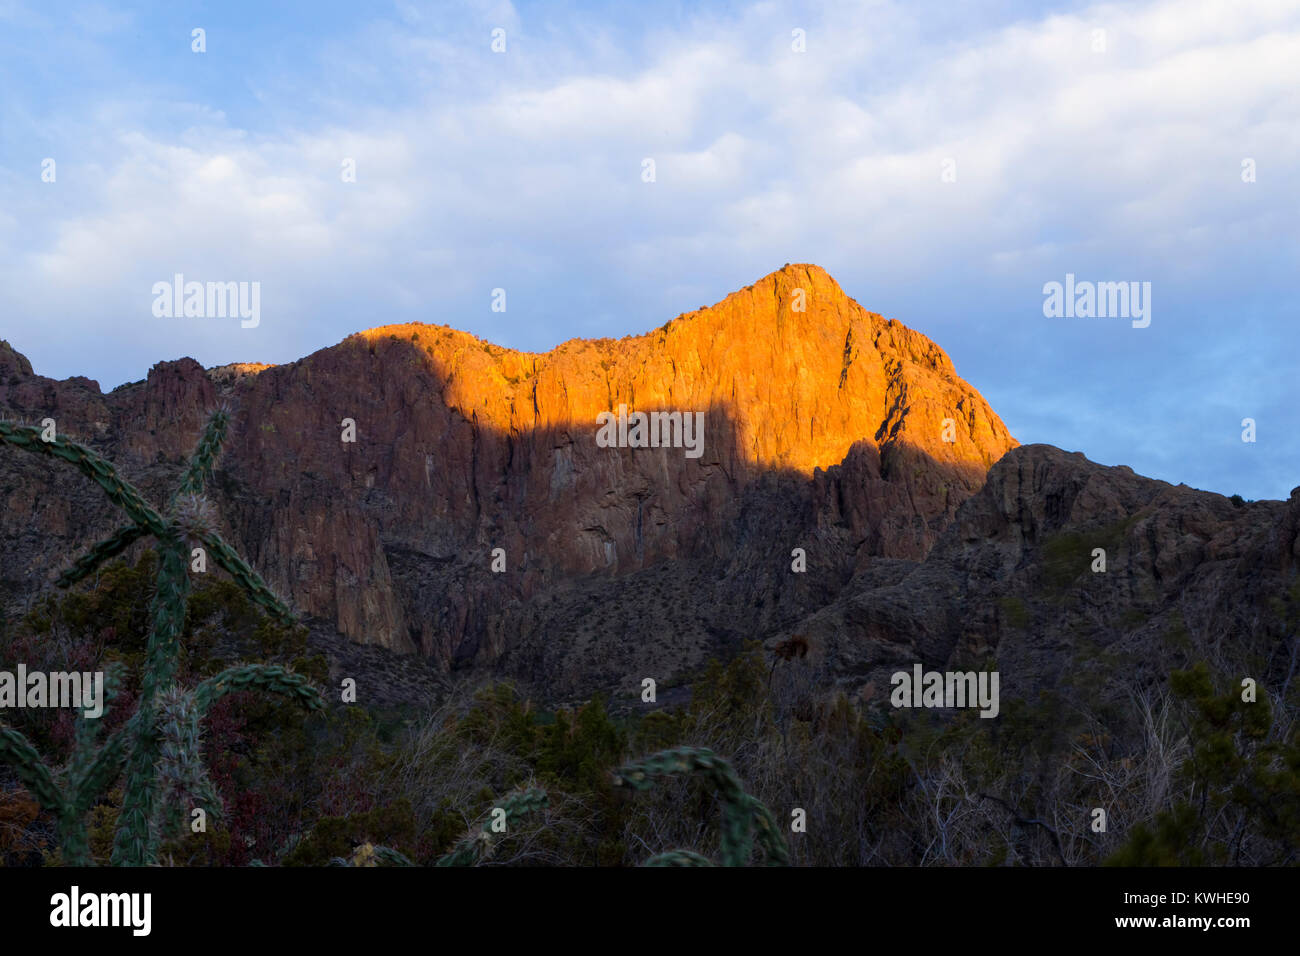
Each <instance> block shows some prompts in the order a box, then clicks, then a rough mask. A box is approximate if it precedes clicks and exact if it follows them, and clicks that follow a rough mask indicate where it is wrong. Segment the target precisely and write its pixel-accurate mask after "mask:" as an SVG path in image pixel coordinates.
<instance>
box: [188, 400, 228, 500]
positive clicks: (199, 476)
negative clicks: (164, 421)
mask: <svg viewBox="0 0 1300 956" xmlns="http://www.w3.org/2000/svg"><path fill="white" fill-rule="evenodd" d="M229 427H230V412H229V410H228V409H225V408H218V409H217V410H216V411H214V412H213V413H212V415H211V416H210V417H209V418H208V424H207V427H206V428H204V429H203V437H201V438H200V439H199V443H198V446H197V447H195V449H194V454H193V455H191V456H190V463H189V467H188V468H186V469H185V475H184V477H182V478H181V483H180V487H179V488H177V491H176V494H177V496H178V497H179V496H180V495H197V494H201V493H202V492H203V489H204V488H206V487H207V485H208V482H209V481H210V480H211V479H212V469H213V468H214V467H215V466H216V463H217V457H218V456H219V455H220V454H221V445H222V443H223V442H225V440H226V429H227V428H229Z"/></svg>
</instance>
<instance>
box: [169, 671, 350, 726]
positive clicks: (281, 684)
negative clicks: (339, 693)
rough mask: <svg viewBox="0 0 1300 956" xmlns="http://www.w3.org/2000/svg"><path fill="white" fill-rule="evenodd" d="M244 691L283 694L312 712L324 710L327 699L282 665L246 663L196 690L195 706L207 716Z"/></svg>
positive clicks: (223, 672) (204, 683) (219, 675)
mask: <svg viewBox="0 0 1300 956" xmlns="http://www.w3.org/2000/svg"><path fill="white" fill-rule="evenodd" d="M241 690H263V691H266V692H268V693H272V694H283V695H285V696H286V697H291V698H293V699H294V700H296V701H298V703H300V704H302V705H303V706H304V707H306V708H307V709H308V710H320V709H322V708H323V707H324V706H325V700H324V698H322V697H321V695H320V692H319V691H317V690H316V688H314V687H312V685H311V683H310V682H309V681H308V680H307V678H305V677H303V676H302V675H301V674H295V673H294V672H293V671H291V670H289V669H288V668H287V667H280V666H279V665H278V664H243V665H240V666H238V667H229V668H227V669H226V670H224V671H222V672H221V673H220V674H217V675H216V676H215V677H209V678H208V679H207V680H205V681H204V682H203V683H201V684H199V686H198V687H196V688H195V689H194V706H195V707H196V708H197V710H198V712H199V714H200V715H203V714H206V713H207V712H208V710H209V709H210V708H211V707H212V705H213V704H214V703H216V702H217V701H218V700H220V699H221V698H222V697H224V696H225V695H226V694H233V693H235V692H237V691H241Z"/></svg>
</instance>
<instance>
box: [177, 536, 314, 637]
mask: <svg viewBox="0 0 1300 956" xmlns="http://www.w3.org/2000/svg"><path fill="white" fill-rule="evenodd" d="M195 537H196V538H197V539H198V540H199V543H201V544H202V545H203V546H204V547H205V548H207V551H208V555H209V556H210V557H211V558H212V559H213V560H214V561H216V562H217V564H219V565H220V566H221V567H222V569H223V570H224V571H225V572H226V573H227V574H229V575H230V576H231V577H232V578H234V579H235V582H236V583H237V584H238V585H239V586H240V587H242V588H243V589H244V590H245V591H247V592H248V596H249V597H250V598H251V599H252V600H253V601H254V602H256V603H257V604H260V605H261V606H262V607H263V608H264V609H265V610H266V611H267V613H269V614H271V615H272V616H273V617H274V618H275V619H276V620H277V621H279V622H280V623H281V624H292V623H293V622H294V621H295V620H297V618H296V616H295V615H294V613H293V611H292V610H290V609H289V605H287V604H286V603H285V602H284V601H282V600H280V598H278V597H277V596H276V595H275V592H273V591H272V590H271V589H270V588H269V587H267V586H266V582H265V581H263V580H262V579H261V578H260V577H259V576H258V574H257V572H256V571H254V570H253V569H252V568H250V567H249V566H248V565H247V564H246V563H245V562H244V559H243V558H241V557H240V556H239V555H238V554H237V553H236V552H235V549H234V548H232V547H231V546H230V545H228V544H226V542H225V541H223V540H222V539H221V536H220V535H219V534H217V533H216V532H215V531H207V532H201V533H199V534H198V535H196V536H195Z"/></svg>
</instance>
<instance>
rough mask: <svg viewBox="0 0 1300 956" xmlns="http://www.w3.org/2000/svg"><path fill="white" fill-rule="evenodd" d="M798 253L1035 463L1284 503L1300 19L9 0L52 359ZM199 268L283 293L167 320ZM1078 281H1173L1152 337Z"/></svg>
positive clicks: (426, 312)
mask: <svg viewBox="0 0 1300 956" xmlns="http://www.w3.org/2000/svg"><path fill="white" fill-rule="evenodd" d="M303 10H308V11H309V12H307V13H304V12H302V11H303ZM196 28H201V29H202V30H203V31H204V34H203V40H204V45H205V46H206V50H205V52H201V53H199V52H195V51H194V49H193V47H194V45H195V41H194V34H193V31H194V30H195V29H196ZM498 30H499V31H504V33H498V34H496V35H497V37H498V38H503V39H504V45H505V50H504V52H495V51H494V50H493V49H492V46H493V34H494V31H498ZM796 31H801V32H796ZM497 45H498V46H500V42H499V41H498V44H497ZM47 159H53V160H54V167H53V171H54V177H53V178H54V181H53V182H48V181H45V179H48V178H49V176H48V174H46V175H45V176H44V177H43V170H46V169H47V168H48V164H46V163H45V160H47ZM646 159H653V160H654V172H655V175H654V181H653V182H646V181H645V180H644V178H643V169H644V168H645V167H644V160H646ZM349 160H350V161H352V162H353V163H354V164H355V171H356V176H355V180H356V181H355V182H345V181H344V175H343V168H344V164H345V162H346V161H349ZM1252 179H1253V181H1250V180H1252ZM786 262H815V263H818V264H819V265H821V266H823V267H824V268H826V269H827V271H829V272H830V273H831V275H833V276H834V277H835V278H836V279H837V280H838V281H839V282H840V284H841V285H842V286H843V287H844V289H845V291H846V292H848V294H849V295H851V296H853V297H854V298H856V299H857V300H858V301H859V302H861V303H862V304H863V305H864V306H865V307H866V308H868V309H871V310H872V311H876V312H880V313H882V314H884V315H886V316H887V317H891V318H898V319H900V320H901V321H903V322H904V323H906V324H907V325H909V326H911V327H913V328H916V329H918V330H919V331H921V332H924V333H925V334H926V335H928V336H930V337H931V338H933V339H934V340H935V341H936V342H938V343H939V344H940V345H941V346H942V347H943V348H944V349H945V350H947V351H948V353H949V354H950V355H951V356H952V358H953V361H954V362H955V364H956V367H957V370H958V372H959V373H960V374H961V375H962V376H963V377H964V378H966V379H967V380H968V381H970V382H971V383H972V384H973V385H974V386H975V387H976V388H977V389H979V390H980V391H981V392H982V393H983V395H984V396H985V397H986V398H987V399H988V400H989V402H990V403H991V404H992V406H993V407H994V409H995V410H996V411H997V412H998V413H999V414H1000V415H1001V416H1002V417H1003V419H1004V420H1005V421H1006V423H1007V425H1008V427H1009V428H1010V429H1011V431H1012V433H1013V434H1014V435H1015V436H1016V437H1017V438H1018V439H1019V440H1020V441H1022V442H1040V441H1041V442H1050V443H1052V444H1055V445H1059V446H1061V447H1064V448H1066V449H1069V450H1072V451H1082V452H1084V453H1085V454H1086V455H1088V457H1090V458H1092V459H1094V460H1096V461H1100V462H1104V463H1106V464H1128V465H1131V466H1132V467H1133V468H1134V469H1135V470H1136V471H1138V472H1139V473H1143V474H1147V475H1151V476H1154V477H1158V478H1163V479H1165V480H1168V481H1173V482H1180V481H1181V482H1186V483H1187V484H1189V485H1193V486H1196V487H1201V488H1209V489H1212V490H1215V491H1220V492H1223V493H1225V494H1231V493H1234V492H1236V493H1240V494H1242V495H1244V496H1245V497H1247V498H1265V497H1271V498H1278V497H1282V498H1284V497H1286V496H1287V494H1288V493H1289V491H1290V489H1291V488H1292V487H1294V486H1296V485H1300V295H1297V291H1296V289H1297V278H1298V277H1300V268H1297V265H1298V262H1300V0H1181V2H1151V3H1147V2H1132V3H1123V4H1099V5H1092V4H1086V3H1029V2H968V3H957V2H952V3H945V4H931V3H927V2H917V0H907V2H902V3H888V2H879V3H877V2H863V0H854V2H845V3H837V2H828V3H809V4H788V3H755V4H746V3H739V2H735V3H706V2H705V3H681V4H671V3H661V2H655V3H647V4H617V5H614V4H610V5H605V4H591V3H565V2H563V0H560V2H556V0H545V2H519V3H515V4H514V5H511V4H510V3H504V2H485V3H422V2H415V0H397V2H387V3H365V2H334V0H318V2H315V3H313V4H310V5H306V4H288V3H285V4H277V3H271V2H266V0H257V2H244V0H222V2H212V3H185V2H168V3H161V2H159V3H132V2H117V3H113V4H95V3H64V2H61V0H0V337H2V338H5V339H7V340H9V341H10V342H11V343H12V344H13V345H14V346H15V347H16V348H18V349H19V351H21V352H23V353H25V354H26V355H27V356H28V357H29V358H30V359H31V360H32V362H33V364H34V366H35V368H36V370H37V371H38V372H40V373H41V374H44V375H49V376H53V377H56V378H63V377H67V376H70V375H77V374H84V375H88V376H90V377H92V378H95V379H96V380H98V381H99V383H100V384H101V386H103V387H104V388H105V389H108V388H112V387H114V386H116V385H119V384H121V383H123V382H127V381H132V380H136V379H141V378H143V377H144V376H145V375H146V374H147V372H148V369H149V367H150V366H151V365H152V364H153V363H154V362H156V361H158V360H160V359H171V358H178V357H180V356H182V355H190V356H193V357H194V358H196V359H198V360H199V361H200V362H202V363H204V364H205V365H216V364H222V363H225V362H231V361H263V362H285V361H291V360H293V359H295V358H298V357H301V356H303V355H306V354H308V353H310V352H312V351H315V350H316V349H318V348H322V347H325V346H328V345H332V344H334V343H335V342H337V341H339V340H340V339H342V338H343V337H344V336H346V335H348V334H349V333H351V332H354V331H357V330H359V329H362V328H367V327H371V326H374V325H380V324H385V323H390V322H406V321H427V322H438V323H445V324H449V325H453V326H456V327H458V328H462V329H466V330H468V331H471V332H473V333H475V334H477V335H480V336H483V337H485V338H487V339H490V340H491V341H494V342H496V343H498V344H500V345H505V346H510V347H514V348H519V349H528V350H534V351H541V350H546V349H549V348H551V347H552V346H554V345H556V344H558V343H559V342H562V341H564V340H565V339H568V338H572V337H575V336H587V337H591V336H612V337H618V336H622V335H627V334H635V333H640V332H644V331H646V330H649V329H651V328H654V327H657V326H659V325H662V324H663V323H664V322H665V321H667V320H668V319H670V318H672V317H673V316H675V315H677V314H679V313H681V312H684V311H689V310H691V309H694V308H696V307H698V306H700V305H705V304H711V303H713V302H715V301H717V300H718V299H720V298H722V297H723V296H725V295H726V294H727V293H729V292H732V291H734V290H736V289H738V288H741V287H743V286H745V285H748V284H749V283H751V282H753V281H754V280H756V279H758V278H759V277H761V276H763V275H765V274H767V273H769V272H771V271H773V270H774V269H777V268H780V267H781V265H782V264H783V263H786ZM175 273H182V274H184V275H185V276H187V278H191V279H199V280H220V281H257V282H259V283H260V284H261V321H260V324H259V325H258V326H257V327H256V328H247V329H246V328H241V327H240V323H239V321H238V319H218V318H204V319H195V318H191V319H166V318H156V317H155V316H154V315H153V314H152V304H153V294H152V287H153V284H154V283H155V282H158V281H161V280H170V278H171V277H172V276H173V275H174V274H175ZM1067 273H1072V274H1074V275H1075V276H1076V277H1077V279H1078V280H1080V281H1082V280H1091V281H1108V282H1109V281H1125V282H1129V281H1133V282H1149V283H1151V290H1152V293H1151V323H1150V325H1149V327H1147V328H1134V327H1133V326H1132V322H1131V321H1130V320H1129V319H1126V318H1123V317H1108V318H1066V317H1047V316H1045V315H1044V310H1043V301H1044V295H1043V286H1044V284H1045V283H1048V282H1053V281H1057V282H1064V280H1065V276H1066V274H1067ZM494 288H504V289H506V290H507V310H506V312H504V313H502V312H493V311H492V309H491V303H492V290H493V289H494ZM1245 418H1252V419H1254V420H1255V422H1256V437H1257V440H1256V441H1255V442H1254V443H1247V442H1243V441H1242V440H1241V439H1242V420H1243V419H1245Z"/></svg>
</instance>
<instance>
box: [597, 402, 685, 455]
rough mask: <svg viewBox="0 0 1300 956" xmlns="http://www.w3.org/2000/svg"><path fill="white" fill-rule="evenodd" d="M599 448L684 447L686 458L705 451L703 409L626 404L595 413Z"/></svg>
mask: <svg viewBox="0 0 1300 956" xmlns="http://www.w3.org/2000/svg"><path fill="white" fill-rule="evenodd" d="M596 424H597V425H599V426H600V428H599V429H598V430H597V431H596V444H597V445H599V446H600V447H601V448H684V449H686V457H687V458H699V457H700V456H701V455H703V454H704V413H703V412H632V413H631V414H630V415H629V414H628V411H627V406H626V405H620V406H618V417H617V418H615V417H614V413H613V412H601V413H600V414H599V415H597V416H596Z"/></svg>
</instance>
